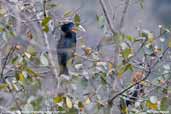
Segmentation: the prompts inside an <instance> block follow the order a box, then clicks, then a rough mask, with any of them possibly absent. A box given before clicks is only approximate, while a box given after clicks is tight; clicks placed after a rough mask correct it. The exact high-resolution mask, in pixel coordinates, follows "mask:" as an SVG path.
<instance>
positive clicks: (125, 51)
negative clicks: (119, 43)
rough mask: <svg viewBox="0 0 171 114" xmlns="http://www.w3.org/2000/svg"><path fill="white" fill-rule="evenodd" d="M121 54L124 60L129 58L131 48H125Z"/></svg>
mask: <svg viewBox="0 0 171 114" xmlns="http://www.w3.org/2000/svg"><path fill="white" fill-rule="evenodd" d="M121 53H122V57H123V58H125V59H126V58H129V57H131V56H132V49H131V48H126V49H124V50H123V51H122V52H121Z"/></svg>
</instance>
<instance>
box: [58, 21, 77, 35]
mask: <svg viewBox="0 0 171 114" xmlns="http://www.w3.org/2000/svg"><path fill="white" fill-rule="evenodd" d="M61 30H62V31H63V32H65V33H66V32H76V31H77V29H76V27H75V25H74V23H73V22H68V23H65V24H63V25H62V26H61Z"/></svg>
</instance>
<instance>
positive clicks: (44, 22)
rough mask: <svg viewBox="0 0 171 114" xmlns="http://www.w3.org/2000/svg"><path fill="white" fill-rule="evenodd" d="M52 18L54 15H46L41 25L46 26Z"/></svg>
mask: <svg viewBox="0 0 171 114" xmlns="http://www.w3.org/2000/svg"><path fill="white" fill-rule="evenodd" d="M51 19H52V17H50V16H48V17H45V18H44V19H43V20H42V23H41V25H42V26H46V25H47V24H48V23H49V21H50V20H51Z"/></svg>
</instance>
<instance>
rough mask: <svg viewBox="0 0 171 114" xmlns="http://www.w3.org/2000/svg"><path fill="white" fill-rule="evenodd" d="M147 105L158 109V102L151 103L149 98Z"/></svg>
mask: <svg viewBox="0 0 171 114" xmlns="http://www.w3.org/2000/svg"><path fill="white" fill-rule="evenodd" d="M146 106H147V107H148V108H149V109H153V110H157V108H158V105H157V103H151V102H150V101H149V100H148V101H146Z"/></svg>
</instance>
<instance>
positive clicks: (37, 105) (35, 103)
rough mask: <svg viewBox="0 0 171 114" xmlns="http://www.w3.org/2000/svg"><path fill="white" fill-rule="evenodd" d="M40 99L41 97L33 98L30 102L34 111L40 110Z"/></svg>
mask: <svg viewBox="0 0 171 114" xmlns="http://www.w3.org/2000/svg"><path fill="white" fill-rule="evenodd" d="M42 99H43V98H42V97H38V98H37V99H35V100H34V101H32V102H31V104H32V106H33V108H34V110H35V111H39V110H40V108H41V102H42Z"/></svg>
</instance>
